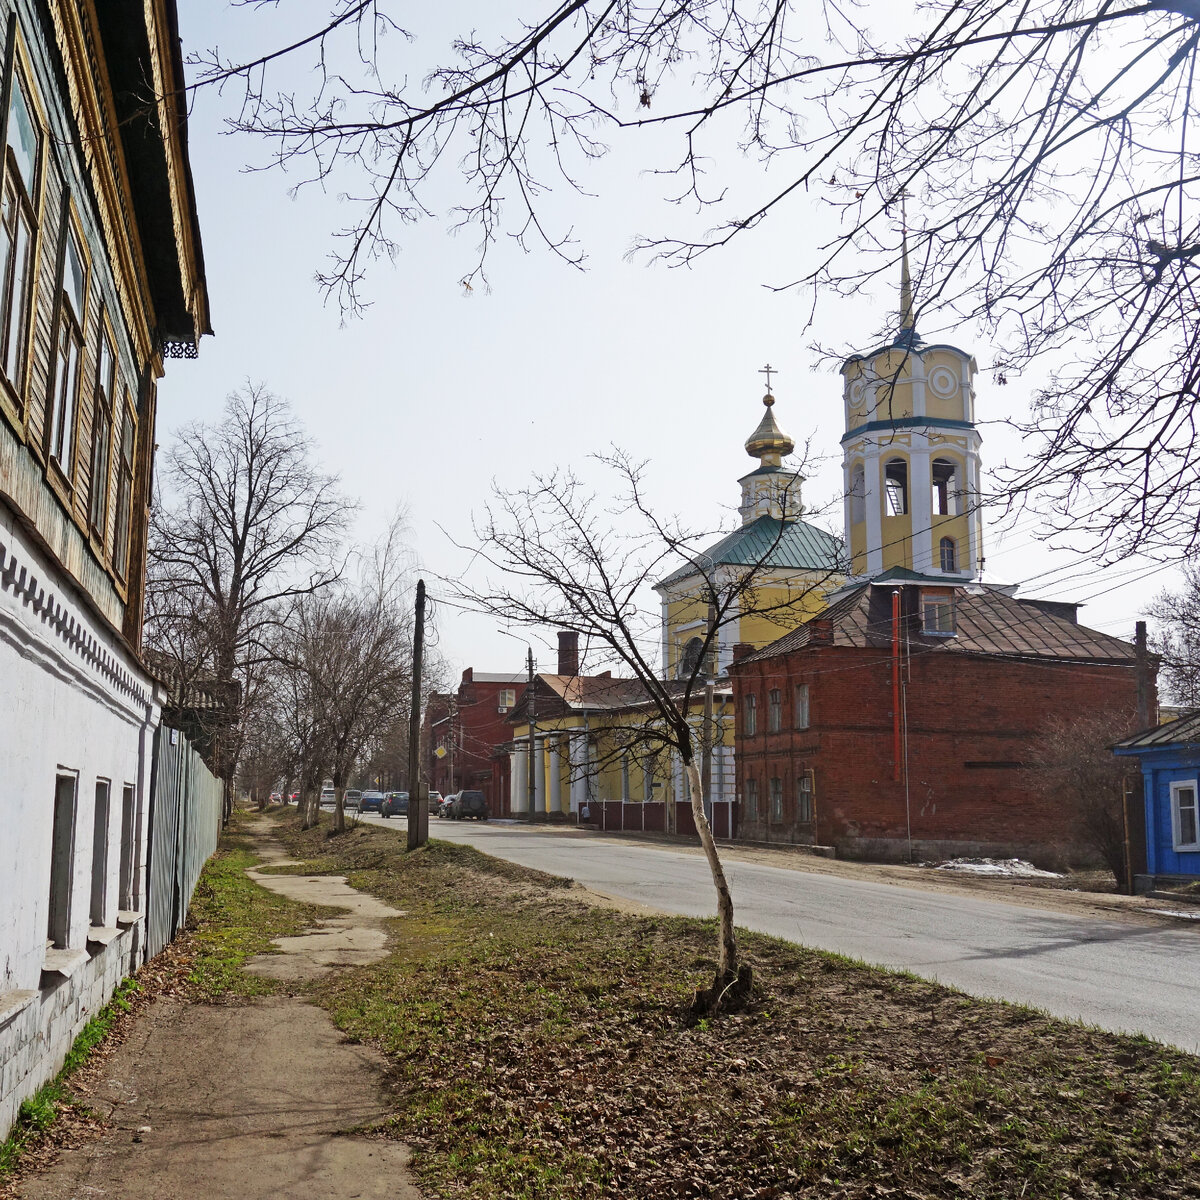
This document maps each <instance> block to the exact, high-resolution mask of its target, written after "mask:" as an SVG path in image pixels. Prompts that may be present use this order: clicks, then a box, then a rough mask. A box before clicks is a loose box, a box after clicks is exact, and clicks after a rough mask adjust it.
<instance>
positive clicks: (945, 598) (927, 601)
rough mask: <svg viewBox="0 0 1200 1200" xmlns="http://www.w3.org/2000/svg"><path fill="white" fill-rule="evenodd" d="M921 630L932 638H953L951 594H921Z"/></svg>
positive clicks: (952, 600)
mask: <svg viewBox="0 0 1200 1200" xmlns="http://www.w3.org/2000/svg"><path fill="white" fill-rule="evenodd" d="M921 630H922V632H923V633H926V634H932V635H933V636H934V637H953V636H954V633H955V629H954V593H953V592H949V591H946V592H934V591H926V592H922V593H921Z"/></svg>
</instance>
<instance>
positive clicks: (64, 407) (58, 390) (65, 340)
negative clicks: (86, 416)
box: [50, 228, 87, 479]
mask: <svg viewBox="0 0 1200 1200" xmlns="http://www.w3.org/2000/svg"><path fill="white" fill-rule="evenodd" d="M86 263H87V260H86V258H85V257H84V254H83V247H82V245H81V244H80V241H79V235H78V234H77V233H76V232H75V230H74V228H68V231H67V241H66V249H65V253H64V258H63V285H62V294H61V297H60V301H59V310H58V332H57V334H56V339H55V361H54V393H53V397H52V404H51V409H50V454H51V455H52V456H53V457H54V458H55V459H57V460H58V464H59V466H60V467H61V468H62V469H63V472H64V473H65V474H66V476H67V478H68V479H70V478H71V475H72V472H71V467H72V458H73V455H74V451H75V418H76V410H77V408H78V406H79V384H80V365H81V361H82V359H83V317H84V311H85V310H84V303H85V301H86V299H87V266H86Z"/></svg>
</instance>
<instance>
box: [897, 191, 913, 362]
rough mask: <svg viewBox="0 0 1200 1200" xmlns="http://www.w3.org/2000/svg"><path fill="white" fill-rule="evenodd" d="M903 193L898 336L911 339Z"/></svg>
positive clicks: (906, 216)
mask: <svg viewBox="0 0 1200 1200" xmlns="http://www.w3.org/2000/svg"><path fill="white" fill-rule="evenodd" d="M904 201H905V193H904V191H903V190H901V192H900V337H901V338H902V339H905V340H909V341H911V340H912V338H913V337H914V336H915V335H916V329H915V328H914V324H913V323H914V318H913V294H912V275H911V274H910V273H909V270H908V211H907V209H906V208H905V203H904Z"/></svg>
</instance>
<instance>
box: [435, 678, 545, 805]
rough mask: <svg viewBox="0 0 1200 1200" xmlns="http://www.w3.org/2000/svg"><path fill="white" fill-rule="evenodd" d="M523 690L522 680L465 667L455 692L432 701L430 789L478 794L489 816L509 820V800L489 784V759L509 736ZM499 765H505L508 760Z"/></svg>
mask: <svg viewBox="0 0 1200 1200" xmlns="http://www.w3.org/2000/svg"><path fill="white" fill-rule="evenodd" d="M524 689H525V676H524V675H520V674H518V675H512V674H507V675H498V674H492V673H490V672H485V671H474V670H472V668H470V667H468V668H467V669H466V670H465V671H464V672H463V673H462V682H461V683H460V684H459V685H458V689H457V691H454V692H449V693H445V694H440V693H439V694H435V695H434V696H431V697H430V700H429V705H428V707H427V709H426V714H425V729H426V733H425V738H424V742H425V745H426V747H427V753H428V754H429V786H430V787H431V788H434V789H436V790H437V791H439V792H441V793H442V795H443V796H449V795H450V794H451V793H452V792H457V791H459V790H460V789H462V788H471V789H473V790H476V791H481V792H483V793H484V795H485V796H486V797H487V801H488V808H489V809H490V811H491V813H492V815H493V816H497V817H498V816H504V815H507V811H508V806H507V797H506V796H503V795H500V794H499V793H498V789H497V787H496V785H495V784H494V783H493V772H492V758H493V756H494V755H495V754H496V753H498V751H497V749H496V748H497V747H498V746H499V745H501V744H502V743H504V742H506V741H507V740H508V739H509V738H510V737H511V736H512V731H511V730H510V728H509V725H508V714H509V712H510V710H511V709H512V707H513V706H514V705H515V704H516V702H517V697H518V696H519V695H520V694H521V693H522V692H523V691H524ZM503 759H504V762H505V763H506V764H507V762H508V756H507V754H504V755H503Z"/></svg>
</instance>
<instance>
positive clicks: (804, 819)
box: [796, 771, 813, 825]
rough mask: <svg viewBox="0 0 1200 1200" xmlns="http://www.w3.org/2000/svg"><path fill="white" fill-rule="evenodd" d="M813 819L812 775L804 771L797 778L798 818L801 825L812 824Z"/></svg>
mask: <svg viewBox="0 0 1200 1200" xmlns="http://www.w3.org/2000/svg"><path fill="white" fill-rule="evenodd" d="M812 819H813V792H812V776H811V775H810V774H809V773H808V772H807V771H805V772H803V773H802V774H801V776H800V778H799V779H797V780H796V820H797V821H799V822H800V824H801V825H810V824H811V823H812Z"/></svg>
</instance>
